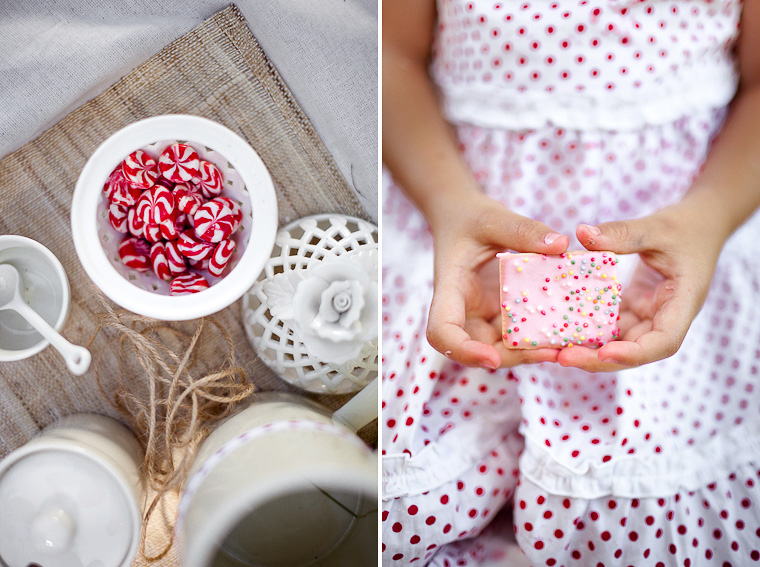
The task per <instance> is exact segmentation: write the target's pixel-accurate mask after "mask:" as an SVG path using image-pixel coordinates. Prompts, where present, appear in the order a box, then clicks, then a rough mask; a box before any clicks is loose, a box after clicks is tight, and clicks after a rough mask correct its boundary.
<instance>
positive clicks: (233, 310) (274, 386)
mask: <svg viewBox="0 0 760 567" xmlns="http://www.w3.org/2000/svg"><path fill="white" fill-rule="evenodd" d="M167 113H185V114H194V115H199V116H203V117H206V118H209V119H211V120H214V121H216V122H219V123H221V124H224V125H225V126H227V127H229V128H230V129H232V130H234V131H235V132H237V133H238V134H240V135H241V136H242V137H243V138H245V139H246V140H247V141H248V142H249V143H250V144H251V146H252V147H253V148H254V149H255V150H256V151H257V152H258V154H259V155H260V156H261V158H262V160H263V161H264V163H265V164H266V166H267V169H268V170H269V173H270V174H271V176H272V179H273V181H274V185H275V189H276V191H277V199H278V206H279V222H280V224H281V225H282V224H285V223H287V222H289V221H291V220H294V219H296V218H299V217H302V216H306V215H311V214H316V213H323V212H339V213H344V214H349V215H354V216H358V217H362V218H368V217H369V215H368V214H367V211H365V210H364V209H363V208H362V206H361V204H360V203H359V201H358V200H357V197H356V196H355V194H354V192H353V191H352V190H351V188H350V187H349V186H348V184H347V183H346V181H345V179H344V178H343V177H342V175H341V174H340V172H339V170H338V168H337V166H336V165H335V163H334V161H333V160H332V158H331V156H330V155H329V153H328V152H327V150H326V148H325V147H324V145H323V144H322V142H321V141H320V139H319V137H318V136H317V134H316V132H315V131H314V129H313V128H312V126H311V124H310V123H309V120H308V119H307V118H306V116H305V114H304V113H303V112H302V110H301V108H300V107H299V105H298V103H297V102H296V100H295V99H294V97H293V96H292V94H291V93H290V91H289V89H288V87H287V86H286V84H285V83H284V82H283V80H282V79H281V77H280V75H279V74H278V72H277V70H276V69H275V67H274V65H273V64H272V62H271V61H270V60H269V59H268V58H267V56H266V55H265V53H264V52H263V51H262V50H261V48H260V46H259V44H258V43H257V41H256V39H255V38H254V37H253V35H252V34H251V32H250V30H249V29H248V28H247V26H246V23H245V19H244V18H243V16H242V14H241V13H240V12H239V10H238V9H237V8H236V7H235V6H230V7H229V8H227V9H225V10H223V11H221V12H219V13H218V14H216V15H215V16H214V17H212V18H210V19H209V20H207V21H206V22H204V23H203V24H201V25H200V26H198V27H196V28H195V29H193V30H192V31H191V32H189V33H188V34H186V35H185V36H183V37H181V38H180V39H178V40H176V41H174V42H172V43H171V44H169V45H168V46H167V47H166V48H164V49H163V50H161V51H160V52H159V53H157V54H156V55H155V56H153V57H152V58H150V59H149V60H148V61H146V62H145V63H143V64H142V65H140V66H139V67H138V68H136V69H135V70H134V71H132V72H131V73H130V74H128V75H127V76H125V77H124V78H123V79H121V80H120V81H118V82H117V83H116V84H114V85H113V86H111V87H110V88H109V89H107V90H106V91H105V92H103V93H102V94H100V95H99V96H98V97H96V98H94V99H93V100H91V101H89V102H87V103H86V104H84V105H83V106H81V107H80V108H78V109H77V110H75V111H74V112H72V113H71V114H69V115H68V116H66V117H65V118H64V119H62V120H61V121H60V122H59V123H58V124H56V125H55V126H53V127H52V128H50V129H49V130H47V131H46V132H44V133H43V134H41V135H40V136H39V137H38V138H36V139H35V140H33V141H31V142H29V143H28V144H26V145H25V146H24V147H22V148H20V149H19V150H17V151H15V152H13V153H11V154H9V155H7V156H6V157H4V158H3V159H2V160H0V234H19V235H23V236H27V237H30V238H33V239H35V240H37V241H39V242H40V243H42V244H44V245H45V246H47V247H48V248H49V249H50V250H51V251H52V252H53V253H54V254H55V255H56V256H57V257H58V259H59V260H60V261H61V263H62V264H63V267H64V269H65V270H66V273H67V275H68V278H69V283H70V285H71V305H70V310H69V316H68V320H67V321H66V324H65V325H64V327H63V329H62V333H63V334H64V336H66V337H67V338H68V339H69V340H70V341H72V342H73V343H77V344H86V343H87V341H88V340H89V339H90V338H91V337H92V335H93V334H94V332H95V330H96V328H97V321H96V318H97V315H98V313H99V312H101V311H102V308H101V306H100V305H99V303H98V299H97V294H96V293H94V286H93V284H92V282H91V281H90V280H89V278H88V277H87V275H86V274H85V272H84V270H83V269H82V267H81V265H80V263H79V260H78V258H77V255H76V251H75V249H74V245H73V241H72V236H71V227H70V212H71V211H70V207H71V201H72V195H73V190H74V186H75V184H76V181H77V178H78V176H79V173H80V172H81V170H82V168H83V167H84V165H85V163H86V161H87V159H88V157H89V156H90V155H91V154H92V153H93V152H94V151H95V149H96V148H97V147H98V146H99V144H101V143H102V142H103V141H104V140H105V139H106V138H108V137H109V136H110V135H111V134H113V133H114V132H116V131H117V130H119V129H121V128H123V127H124V126H126V125H128V124H130V123H132V122H134V121H136V120H140V119H142V118H146V117H149V116H155V115H160V114H167ZM213 317H214V319H215V320H216V321H218V322H219V323H221V325H223V326H224V328H225V329H227V331H228V332H229V333H230V334H231V336H232V338H233V340H234V342H235V347H236V356H237V358H238V363H239V364H240V365H242V366H244V367H245V368H246V369H247V370H248V373H249V377H250V378H251V379H252V380H253V382H254V383H255V384H256V386H257V388H258V389H259V391H262V390H291V391H292V390H293V388H291V387H289V386H288V385H287V384H286V383H285V382H283V381H282V380H280V379H279V378H277V377H276V376H275V375H274V373H273V372H272V371H271V370H269V369H268V368H267V367H266V366H265V365H263V363H261V362H258V361H256V355H255V352H254V350H253V348H252V347H251V346H250V343H249V342H248V340H247V338H246V335H245V331H244V328H243V325H242V319H241V315H240V302H236V303H235V304H233V305H232V306H231V307H229V308H227V309H225V310H223V311H221V312H220V313H217V314H215V315H213ZM103 335H104V333H101V334H100V335H98V338H97V340H96V341H95V343H94V344H93V345H92V351H93V357H94V358H97V357H100V363H99V369H100V370H99V372H100V375H101V379H102V380H103V381H104V387H105V388H106V389H107V388H108V385H109V380H110V379H113V376H114V375H115V373H116V372H117V371H118V360H117V356H116V353H115V352H114V349H113V347H112V346H111V347H110V348H109V343H108V338H109V337H107V336H103ZM217 347H218V345H211V344H208V345H205V350H201V355H202V356H203V357H204V358H206V357H207V358H208V360H209V361H211V362H212V363H213V361H214V360H216V359H217V358H218V359H219V360H220V362H221V358H220V357H221V356H222V354H223V353H220V349H218V348H217ZM201 348H202V349H203V348H204V347H201ZM311 397H312V398H315V399H317V400H318V401H320V402H321V403H323V405H325V406H327V407H328V408H330V409H335V408H337V407H339V406H341V405H342V404H343V403H344V402H345V401H346V400H347V398H348V397H347V396H339V397H330V396H311ZM77 412H96V413H100V414H104V415H109V416H111V417H117V415H116V414H115V412H114V411H113V410H112V409H111V408H110V406H109V405H108V402H107V401H106V399H105V398H104V397H102V395H101V394H100V393H99V391H98V389H97V387H96V384H95V380H94V376H93V370H92V368H91V369H90V371H89V372H88V373H87V374H85V375H84V376H81V377H75V376H73V375H71V374H70V373H69V372H68V370H67V368H66V366H65V364H64V362H63V360H62V358H61V357H60V355H59V354H58V353H57V352H56V351H55V350H53V349H52V348H51V347H48V348H46V349H45V350H44V351H42V352H41V353H40V354H38V355H36V356H34V357H32V358H29V359H26V360H23V361H19V362H5V363H2V364H0V458H2V457H4V456H5V455H7V454H8V453H9V452H11V451H12V450H14V449H16V448H18V447H20V446H21V445H23V444H24V443H26V442H27V441H29V440H30V439H31V438H32V437H33V436H35V435H36V434H37V433H38V432H39V431H40V430H41V429H42V428H44V427H45V426H47V425H49V424H51V423H52V422H54V421H55V420H56V419H58V418H60V417H62V416H65V415H69V414H72V413H77ZM361 436H362V438H363V439H364V440H365V441H367V442H369V443H371V444H373V443H375V442H376V439H377V424H376V422H374V423H372V424H370V425H368V426H367V427H365V428H364V429H363V430H362V431H361ZM170 508H171V505H170ZM155 537H159V538H160V539H163V538H165V537H167V535H166V534H159V535H158V536H155ZM155 537H154V535H153V534H151V538H153V540H151V541H150V546H151V548H153V550H154V551H155V550H156V549H158V548H160V545H161V543H162V542H161V541H158V542H157V541H155ZM138 564H139V565H141V564H142V563H140V562H137V563H136V565H138ZM176 564H177V559H176V554H175V553H174V552H172V553H170V554H169V555H168V556H167V557H166V558H165V559H163V560H161V561H160V562H158V563H153V565H160V566H162V567H163V566H174V565H176Z"/></svg>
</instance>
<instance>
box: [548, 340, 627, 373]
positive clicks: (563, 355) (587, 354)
mask: <svg viewBox="0 0 760 567" xmlns="http://www.w3.org/2000/svg"><path fill="white" fill-rule="evenodd" d="M617 342H618V343H620V342H624V341H617ZM607 344H611V343H607ZM557 362H559V364H560V366H572V367H575V368H580V369H581V370H585V371H586V372H617V371H620V370H624V369H625V368H627V367H626V366H623V365H620V364H614V363H611V362H603V361H601V360H599V349H595V348H589V347H584V346H571V347H565V348H563V349H562V350H561V351H560V353H559V355H558V357H557Z"/></svg>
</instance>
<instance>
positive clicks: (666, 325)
mask: <svg viewBox="0 0 760 567" xmlns="http://www.w3.org/2000/svg"><path fill="white" fill-rule="evenodd" d="M694 315H695V311H694V306H693V301H692V299H691V297H690V296H689V294H687V293H683V294H678V295H673V296H671V298H670V299H668V300H667V301H665V302H664V303H663V304H662V305H661V306H660V307H659V309H658V310H657V313H656V314H655V316H654V319H652V329H651V330H650V331H649V332H646V333H643V334H642V335H640V336H639V337H637V338H636V340H635V341H612V342H609V343H607V344H606V345H604V346H603V347H602V348H600V349H599V359H600V360H604V361H607V362H615V363H619V364H623V365H625V366H641V365H643V364H648V363H650V362H655V361H657V360H662V359H664V358H668V357H670V356H673V355H674V354H675V353H676V352H677V351H678V349H679V348H680V347H681V343H682V342H683V339H684V337H685V336H686V332H687V331H688V330H689V326H690V325H691V321H692V319H693V317H694Z"/></svg>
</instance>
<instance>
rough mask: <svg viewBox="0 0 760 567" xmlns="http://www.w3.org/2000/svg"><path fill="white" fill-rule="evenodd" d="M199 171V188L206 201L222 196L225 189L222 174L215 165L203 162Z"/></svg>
mask: <svg viewBox="0 0 760 567" xmlns="http://www.w3.org/2000/svg"><path fill="white" fill-rule="evenodd" d="M198 171H199V175H198V177H199V181H198V187H199V188H200V190H201V192H202V193H203V196H204V197H206V199H211V198H212V197H217V196H218V195H220V194H221V192H222V189H223V187H224V179H223V178H222V172H221V171H219V168H218V167H216V166H215V165H214V164H213V163H211V162H208V161H203V160H201V162H200V166H199V167H198Z"/></svg>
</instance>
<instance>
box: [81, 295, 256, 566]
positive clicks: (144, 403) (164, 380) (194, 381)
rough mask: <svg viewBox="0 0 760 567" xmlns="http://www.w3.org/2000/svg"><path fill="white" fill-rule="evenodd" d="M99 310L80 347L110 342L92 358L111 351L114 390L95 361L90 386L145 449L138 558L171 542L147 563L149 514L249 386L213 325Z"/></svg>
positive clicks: (172, 489)
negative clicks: (145, 493)
mask: <svg viewBox="0 0 760 567" xmlns="http://www.w3.org/2000/svg"><path fill="white" fill-rule="evenodd" d="M100 303H101V305H102V306H103V311H102V312H101V313H100V314H99V315H98V327H97V329H96V331H95V334H94V335H93V337H92V339H91V340H90V343H89V345H88V346H91V345H92V343H93V341H94V340H95V338H96V337H97V335H98V334H99V333H100V332H101V331H105V332H106V333H107V334H109V335H111V336H110V337H109V338H108V342H107V344H106V345H105V347H104V348H103V349H101V350H100V352H101V353H103V352H105V351H106V350H110V349H115V351H116V354H117V356H118V361H119V375H118V376H117V377H116V387H115V388H111V389H110V390H106V388H104V387H103V381H102V380H101V376H100V372H99V368H98V366H99V365H98V359H99V357H98V358H96V361H95V364H94V375H95V380H96V383H97V385H98V388H99V389H100V391H101V393H102V394H103V395H104V396H105V398H106V399H107V400H108V402H109V403H110V404H111V406H112V407H113V408H114V409H115V410H116V411H117V412H118V413H119V414H120V415H121V416H122V417H123V418H124V420H125V421H126V422H127V423H128V424H129V425H130V427H131V428H132V430H133V432H134V433H135V434H136V435H137V437H138V439H139V440H140V441H141V443H142V444H143V446H144V448H145V461H144V473H145V478H146V479H147V483H148V487H149V489H150V491H151V493H152V494H153V497H152V501H151V503H150V505H149V506H148V507H147V510H146V512H145V515H144V517H143V537H142V544H141V553H142V554H143V556H144V557H145V559H146V560H148V561H156V560H158V559H161V558H162V557H164V556H165V555H166V554H167V553H168V551H169V549H170V548H171V545H172V542H171V537H170V538H169V544H168V545H167V546H166V547H165V549H163V550H161V551H160V552H159V553H158V554H155V555H151V556H148V554H147V552H146V549H145V535H146V529H147V526H148V523H149V520H150V517H151V515H152V513H153V511H154V510H155V509H156V507H157V506H158V504H159V502H160V501H161V500H162V499H163V498H164V496H165V495H167V494H168V493H170V492H173V493H174V495H173V497H176V493H177V492H178V490H179V487H180V485H181V484H182V481H183V480H184V478H185V476H186V475H187V472H188V470H189V468H190V466H191V465H192V462H193V458H194V456H195V452H196V448H197V447H198V445H199V443H200V441H202V440H203V438H204V437H205V436H206V435H207V434H208V432H209V431H210V426H211V425H212V424H213V423H215V422H217V421H219V420H220V419H223V418H224V417H226V416H227V415H229V414H230V412H231V411H232V409H233V407H234V405H235V404H236V403H237V402H240V401H241V400H244V399H245V398H247V397H248V396H249V395H250V394H252V393H253V391H254V386H253V384H252V383H251V382H250V381H248V380H247V376H246V372H245V369H244V368H243V367H241V366H239V365H238V364H237V362H236V359H235V349H234V345H233V341H232V338H231V337H230V335H229V333H228V332H227V330H226V329H224V327H223V326H221V325H220V324H219V323H217V322H216V321H215V320H214V319H213V318H211V317H207V318H203V319H198V320H196V321H190V322H187V323H166V322H163V321H156V320H154V319H150V318H147V317H143V316H140V315H135V314H133V313H130V312H128V311H125V310H122V309H114V308H113V307H112V306H111V305H110V303H109V302H108V301H107V300H106V299H105V298H104V297H102V296H100ZM220 339H221V340H220ZM220 343H222V344H226V347H227V348H226V351H225V349H223V348H220ZM220 357H221V358H223V360H222V361H221V363H220V362H219V359H220ZM168 522H170V520H168V519H165V520H164V523H165V524H167V523H168ZM166 527H167V529H168V530H170V533H171V532H173V529H171V526H169V525H166Z"/></svg>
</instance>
